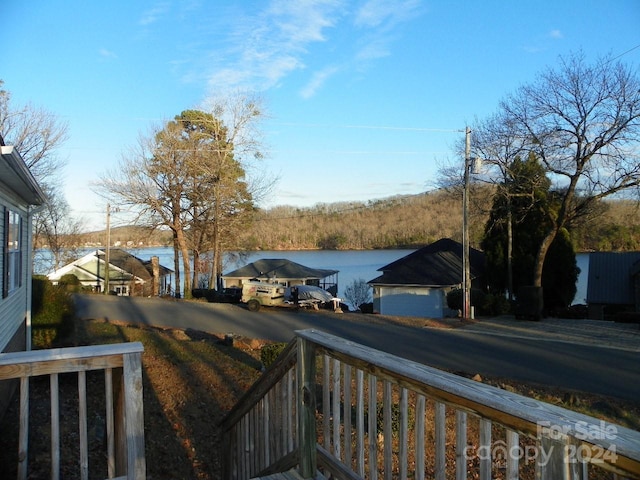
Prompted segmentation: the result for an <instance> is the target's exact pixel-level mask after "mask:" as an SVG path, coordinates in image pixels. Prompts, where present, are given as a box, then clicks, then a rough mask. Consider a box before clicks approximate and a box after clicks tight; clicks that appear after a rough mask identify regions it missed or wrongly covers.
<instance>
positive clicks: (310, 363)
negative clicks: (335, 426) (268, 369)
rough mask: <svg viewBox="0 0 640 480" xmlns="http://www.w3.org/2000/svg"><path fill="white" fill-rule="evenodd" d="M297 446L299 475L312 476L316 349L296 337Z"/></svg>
mask: <svg viewBox="0 0 640 480" xmlns="http://www.w3.org/2000/svg"><path fill="white" fill-rule="evenodd" d="M297 348H298V372H297V375H298V395H297V397H298V409H297V410H298V433H299V440H298V448H299V449H300V451H299V453H300V467H299V468H300V472H299V473H300V475H301V476H302V477H303V478H314V477H315V474H316V470H317V459H316V416H315V412H316V388H315V382H316V349H315V346H314V345H313V343H312V342H309V341H307V340H305V339H303V338H300V337H298V340H297Z"/></svg>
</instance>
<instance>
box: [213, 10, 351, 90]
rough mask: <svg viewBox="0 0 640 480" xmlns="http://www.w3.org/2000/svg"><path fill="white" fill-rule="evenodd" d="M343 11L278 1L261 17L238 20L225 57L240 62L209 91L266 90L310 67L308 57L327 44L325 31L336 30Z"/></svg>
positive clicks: (228, 68) (225, 71)
mask: <svg viewBox="0 0 640 480" xmlns="http://www.w3.org/2000/svg"><path fill="white" fill-rule="evenodd" d="M340 6H341V2H339V1H336V0H324V1H323V0H320V1H313V0H307V1H296V2H291V1H288V0H274V1H272V2H271V3H270V4H269V5H268V6H267V7H266V8H265V9H263V10H262V11H260V12H258V13H257V14H255V15H245V16H243V17H242V18H239V19H237V23H236V24H235V25H236V27H235V30H233V31H232V34H231V37H230V39H229V42H228V43H229V45H230V47H229V48H228V49H227V51H226V52H223V54H222V55H221V58H229V56H231V57H232V58H235V59H236V60H235V61H234V62H232V64H231V65H227V66H226V67H225V68H223V69H220V70H218V71H217V72H216V73H214V74H212V75H211V76H210V78H209V81H208V83H209V86H210V87H211V88H213V89H216V90H219V89H220V88H222V89H229V88H237V87H254V88H256V89H258V90H265V89H268V88H272V87H274V86H276V85H278V83H279V82H280V81H281V79H282V78H284V77H285V76H287V75H289V74H290V73H292V72H293V71H296V70H300V69H304V68H305V63H304V56H305V55H306V54H307V53H308V49H309V48H310V46H311V45H312V44H314V43H319V42H325V41H326V35H325V30H327V29H329V28H331V27H333V26H334V24H335V17H336V16H338V15H339V7H340ZM232 28H233V27H232Z"/></svg>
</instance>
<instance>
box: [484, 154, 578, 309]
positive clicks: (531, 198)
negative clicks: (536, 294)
mask: <svg viewBox="0 0 640 480" xmlns="http://www.w3.org/2000/svg"><path fill="white" fill-rule="evenodd" d="M506 172H507V177H506V178H505V181H504V183H502V184H501V185H500V186H499V189H498V192H497V194H496V196H495V198H494V202H493V207H492V210H491V212H490V215H489V220H488V222H487V224H486V226H485V236H484V239H483V242H482V248H483V249H484V251H485V254H486V258H487V262H488V266H489V268H488V272H489V273H488V281H489V283H490V285H491V288H492V290H493V291H494V293H503V292H505V291H508V292H510V293H514V292H517V291H518V290H519V288H520V287H522V286H526V285H532V284H533V280H534V270H535V264H536V254H537V252H538V249H539V248H540V243H541V242H542V240H543V239H544V236H545V232H546V231H547V230H548V228H549V222H550V220H549V217H550V214H551V215H552V214H553V211H554V209H556V208H557V203H558V202H557V200H556V199H557V197H558V195H557V194H555V193H554V192H551V191H550V190H549V189H550V187H551V182H550V181H549V179H548V178H547V177H546V176H545V170H544V168H543V167H542V165H540V163H539V162H538V160H537V158H536V157H535V155H533V154H530V155H529V157H528V158H527V159H526V160H522V159H521V158H519V157H516V159H515V160H514V161H513V162H512V164H511V165H510V166H509V168H508V169H507V170H506ZM509 242H511V244H512V248H509ZM578 274H579V269H578V268H577V265H576V259H575V251H574V249H573V245H572V243H571V239H570V237H569V234H568V232H567V231H566V230H563V232H562V234H560V235H558V236H557V238H556V239H554V242H553V245H552V248H551V249H550V251H549V253H548V256H547V259H546V261H545V267H544V275H543V285H542V286H543V292H544V304H545V307H546V308H547V309H555V308H560V307H565V306H568V305H569V304H570V303H571V301H572V300H573V297H574V295H575V292H576V280H577V277H578Z"/></svg>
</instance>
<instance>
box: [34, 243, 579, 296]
mask: <svg viewBox="0 0 640 480" xmlns="http://www.w3.org/2000/svg"><path fill="white" fill-rule="evenodd" d="M126 250H127V251H128V252H130V253H131V254H133V255H135V256H136V257H139V258H141V259H142V260H148V259H149V258H151V257H152V256H157V257H158V258H159V259H160V263H161V264H162V265H164V266H165V267H167V268H171V269H173V249H172V248H170V247H146V248H133V249H129V248H127V249H126ZM414 251H415V250H411V249H408V250H404V249H394V250H292V251H280V250H278V251H271V250H263V251H259V252H248V253H247V254H246V255H245V256H244V257H243V258H242V259H241V260H240V261H238V262H235V261H232V260H230V258H231V256H227V260H226V261H225V265H224V269H223V270H224V273H227V272H231V271H233V270H235V269H237V268H240V267H242V266H244V265H246V264H247V263H251V262H255V261H256V260H260V259H262V258H284V259H287V260H291V261H292V262H296V263H300V264H301V265H304V266H306V267H311V268H325V269H330V270H338V271H339V273H338V296H339V297H342V298H344V289H345V288H346V287H347V286H349V285H351V284H352V283H353V282H354V281H355V280H359V279H362V280H364V281H366V282H368V281H369V280H373V279H374V278H376V277H377V276H378V275H380V274H381V272H379V271H378V269H379V268H381V267H384V266H385V265H387V264H389V263H391V262H394V261H395V260H397V259H399V258H401V257H404V256H406V255H409V254H410V253H412V252H414ZM576 259H577V262H578V267H580V270H581V272H580V275H579V277H578V282H577V289H578V291H577V293H576V296H575V299H574V301H573V303H574V304H576V303H586V298H587V277H588V271H589V254H588V253H578V254H577V255H576ZM39 273H46V272H39Z"/></svg>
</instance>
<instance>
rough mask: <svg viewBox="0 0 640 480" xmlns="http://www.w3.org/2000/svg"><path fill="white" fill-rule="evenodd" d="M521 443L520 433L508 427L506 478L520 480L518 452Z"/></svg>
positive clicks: (507, 479)
mask: <svg viewBox="0 0 640 480" xmlns="http://www.w3.org/2000/svg"><path fill="white" fill-rule="evenodd" d="M519 443H520V435H518V434H517V433H516V432H514V431H513V430H509V429H507V470H506V472H505V480H518V478H519V477H520V473H519V469H518V453H517V449H518V447H519Z"/></svg>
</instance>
